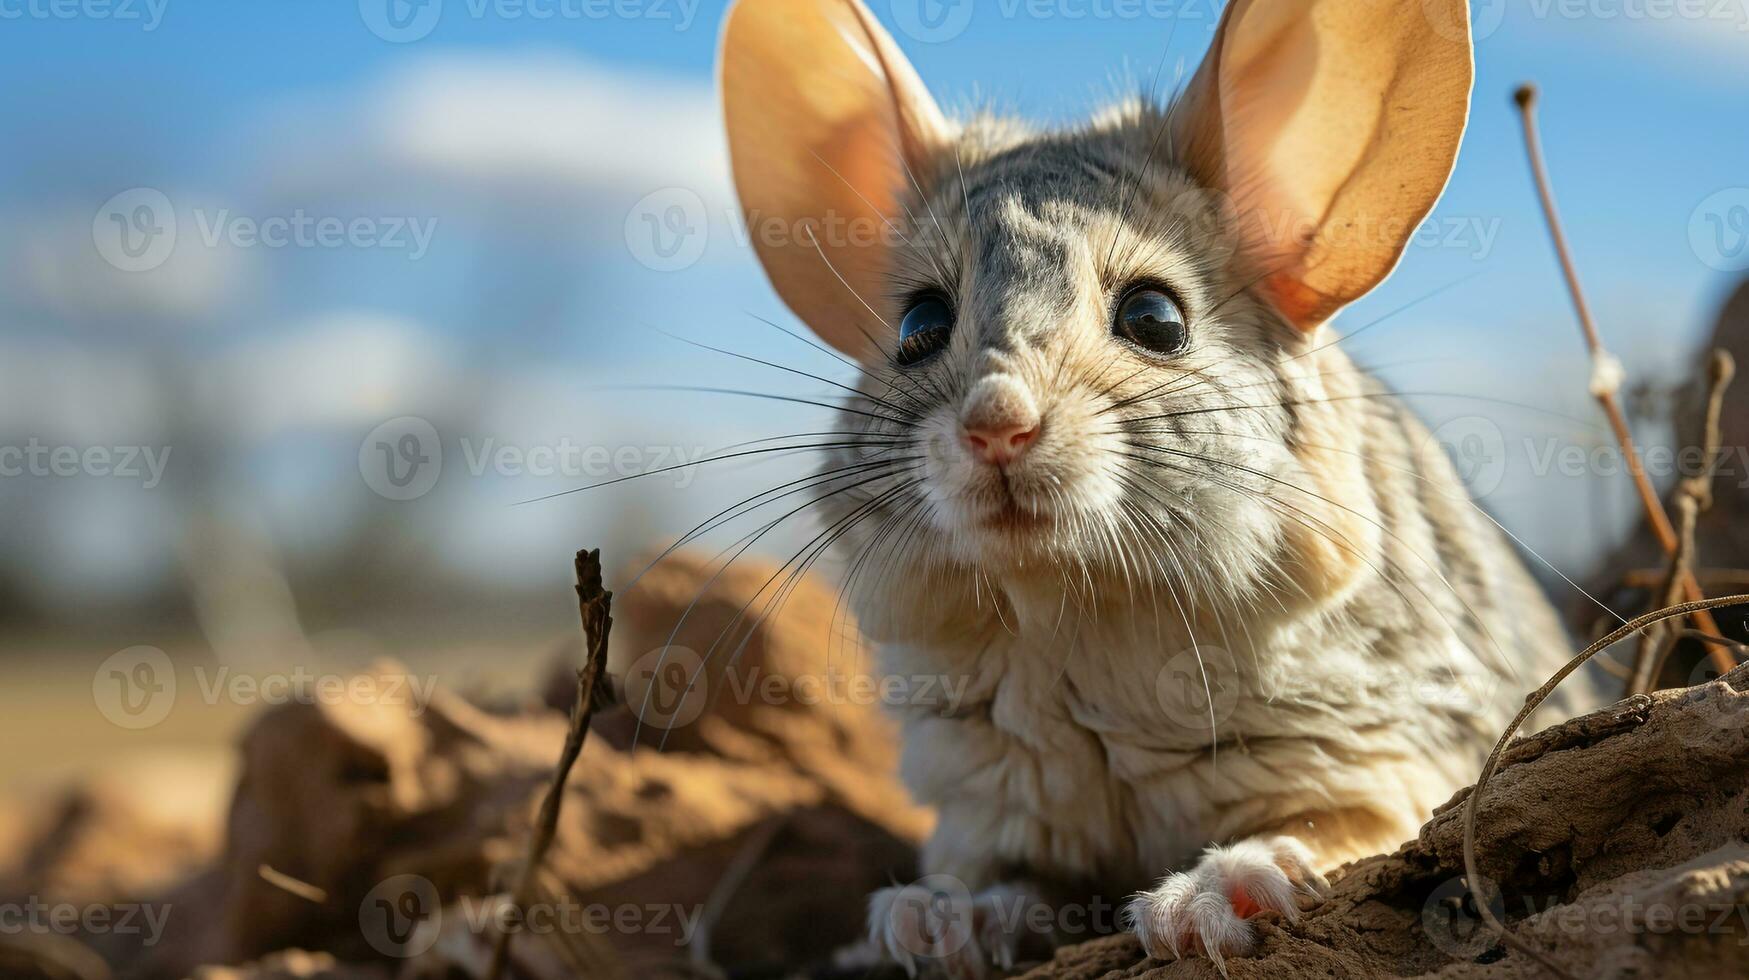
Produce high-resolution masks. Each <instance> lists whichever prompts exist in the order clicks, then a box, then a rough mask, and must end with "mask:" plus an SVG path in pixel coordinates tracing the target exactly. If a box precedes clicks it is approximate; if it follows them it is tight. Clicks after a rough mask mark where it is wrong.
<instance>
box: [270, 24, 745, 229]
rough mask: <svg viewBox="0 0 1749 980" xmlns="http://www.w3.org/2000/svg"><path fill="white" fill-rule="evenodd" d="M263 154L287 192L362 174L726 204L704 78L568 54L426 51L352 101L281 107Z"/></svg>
mask: <svg viewBox="0 0 1749 980" xmlns="http://www.w3.org/2000/svg"><path fill="white" fill-rule="evenodd" d="M274 125H277V126H278V127H281V128H282V132H280V133H279V134H278V135H277V137H276V138H274V139H273V140H272V145H277V146H283V147H301V148H303V149H302V150H293V151H290V152H287V153H284V154H283V155H282V156H281V158H280V159H279V160H278V161H277V164H278V170H277V173H276V174H275V178H276V179H277V180H279V181H283V182H286V183H288V184H291V185H294V186H309V185H310V184H312V183H314V184H317V185H323V184H328V185H333V186H341V187H349V186H351V185H354V184H356V183H358V182H359V181H360V179H361V178H360V175H361V174H375V175H377V179H379V180H381V181H383V182H387V183H392V184H402V183H405V182H407V181H409V180H411V181H431V182H435V183H437V184H438V185H440V186H442V187H444V189H446V190H449V191H451V192H454V191H467V190H474V191H476V192H480V193H487V194H494V195H498V194H516V195H518V196H523V195H527V196H536V195H554V194H557V195H563V196H565V197H576V196H579V195H581V196H596V195H603V194H605V195H610V196H613V197H615V198H618V197H622V196H623V195H625V194H626V193H631V192H635V193H632V197H633V198H636V197H639V196H642V195H643V194H645V193H648V192H649V191H651V190H654V189H657V188H660V187H667V186H681V187H688V188H692V189H693V190H695V191H697V192H698V193H699V194H701V195H702V196H704V197H705V198H706V199H707V200H726V199H727V188H728V171H727V163H726V157H725V153H724V149H723V142H722V136H721V132H722V127H721V122H720V117H719V114H718V110H717V105H716V100H715V97H714V95H713V93H712V90H711V87H710V85H709V84H707V83H702V82H700V83H695V82H691V81H684V80H680V79H677V78H675V77H673V76H670V75H659V74H650V73H642V72H632V71H627V70H624V69H618V68H609V67H606V66H603V65H599V64H596V63H593V62H589V61H584V60H581V59H578V58H575V57H571V56H566V55H559V54H551V53H541V54H533V55H531V54H528V53H522V54H520V55H515V56H511V55H491V56H483V55H467V56H462V55H444V56H432V57H427V58H424V59H420V60H417V61H413V62H410V63H405V64H404V65H402V66H399V67H396V68H394V69H393V70H391V71H390V72H389V73H387V74H385V75H384V76H382V77H381V78H379V79H377V80H376V81H375V82H373V83H371V84H370V85H369V86H367V87H366V88H365V89H364V91H363V92H350V93H347V94H346V95H345V96H344V100H343V101H340V100H337V99H334V98H332V97H329V98H324V99H321V100H316V101H310V102H306V103H304V104H301V105H297V106H291V107H288V109H287V111H286V112H285V114H284V115H283V116H282V117H281V118H280V120H278V122H277V123H275V124H274Z"/></svg>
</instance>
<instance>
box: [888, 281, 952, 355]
mask: <svg viewBox="0 0 1749 980" xmlns="http://www.w3.org/2000/svg"><path fill="white" fill-rule="evenodd" d="M952 332H953V310H951V309H949V308H948V305H947V302H946V301H945V300H943V299H941V298H940V297H939V296H925V297H923V298H922V299H920V300H918V301H917V302H916V303H913V304H912V305H911V309H910V310H908V311H906V313H905V319H903V320H901V321H899V366H900V367H910V366H911V365H913V364H916V363H918V362H920V361H923V360H926V359H928V357H929V356H930V355H931V354H934V353H935V352H937V351H939V350H941V349H942V348H943V347H946V346H947V337H948V334H950V333H952Z"/></svg>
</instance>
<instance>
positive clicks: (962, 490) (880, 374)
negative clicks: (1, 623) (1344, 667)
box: [722, 0, 1471, 600]
mask: <svg viewBox="0 0 1749 980" xmlns="http://www.w3.org/2000/svg"><path fill="white" fill-rule="evenodd" d="M1467 22H1468V21H1467V11H1466V10H1465V3H1464V0H1422V2H1408V3H1405V2H1401V0H1388V2H1387V0H1232V2H1231V3H1230V4H1229V7H1228V9H1227V11H1226V13H1225V15H1224V16H1223V19H1222V21H1221V26H1220V28H1219V31H1218V33H1217V34H1216V36H1215V38H1214V40H1213V44H1212V46H1211V48H1210V53H1209V55H1208V56H1207V58H1206V60H1205V62H1204V64H1203V66H1202V67H1201V69H1200V70H1199V71H1198V72H1197V74H1196V75H1195V76H1194V78H1193V79H1192V80H1191V81H1190V82H1189V84H1188V85H1187V86H1185V88H1184V90H1183V91H1182V92H1181V93H1180V94H1179V96H1178V97H1177V98H1176V99H1174V100H1173V101H1172V102H1170V103H1169V104H1167V105H1164V106H1157V105H1154V104H1153V103H1152V102H1151V101H1149V100H1147V99H1141V100H1136V101H1134V102H1132V103H1130V104H1128V105H1125V106H1120V107H1119V108H1117V109H1114V110H1112V111H1110V112H1107V113H1105V114H1103V115H1101V116H1100V117H1098V118H1096V119H1095V120H1093V121H1092V122H1090V123H1088V124H1086V125H1084V126H1080V127H1077V128H1073V129H1069V130H1066V131H1053V132H1038V131H1033V130H1030V129H1028V128H1026V127H1023V126H1021V125H1019V124H1016V123H1012V122H1006V121H1003V120H999V119H994V118H990V117H977V118H974V119H971V120H969V121H966V122H963V123H957V124H956V123H950V122H949V121H947V120H946V119H945V118H944V117H943V115H942V114H941V113H940V111H939V110H938V109H937V108H936V106H935V103H934V102H933V101H932V100H931V99H930V97H929V94H928V93H927V91H925V90H924V88H923V86H922V84H921V82H920V81H919V80H918V78H917V76H916V74H915V72H914V71H913V70H912V69H911V68H910V66H909V65H908V64H907V63H906V62H905V60H904V58H903V56H902V55H901V54H900V53H899V51H898V48H897V47H896V46H895V45H894V43H893V42H892V40H891V38H889V37H888V36H887V35H886V33H885V32H884V31H883V30H882V29H881V28H880V26H879V25H878V24H877V23H876V21H875V20H874V18H873V17H872V16H871V15H870V14H869V12H868V11H867V10H866V9H865V8H863V7H862V6H861V4H860V3H859V2H858V0H740V2H739V3H738V4H737V6H736V7H735V8H734V9H733V10H732V11H731V13H730V15H729V21H728V26H727V29H726V32H725V36H724V49H723V73H722V81H723V91H724V104H725V111H726V118H727V124H728V134H729V146H730V151H731V158H732V162H733V166H734V176H735V183H736V187H737V190H738V192H739V194H740V197H741V203H742V206H743V209H744V212H745V216H746V219H747V224H748V228H749V231H750V233H751V236H752V241H753V242H754V244H755V246H756V248H757V249H758V252H759V255H760V258H761V260H762V261H763V263H764V265H765V268H766V271H767V272H768V274H769V275H770V277H771V280H772V282H773V284H774V285H775V286H776V287H777V290H778V292H779V293H780V294H781V295H782V296H783V298H784V299H785V301H786V302H787V303H788V304H789V305H790V307H791V308H792V309H793V310H795V312H796V313H797V314H798V315H800V316H801V317H802V319H803V320H805V321H806V322H807V323H808V324H809V325H810V326H811V327H812V328H813V330H814V331H815V332H816V333H817V334H818V335H819V336H820V337H821V338H822V339H824V340H825V341H827V342H828V343H830V344H832V345H833V346H834V347H836V348H838V349H839V350H840V351H843V352H844V353H846V354H847V355H850V356H851V357H853V358H855V359H856V361H857V362H858V364H859V366H860V367H861V369H862V372H863V374H862V377H861V378H860V380H859V381H858V383H857V385H856V387H857V388H858V389H859V391H860V392H861V395H859V396H858V397H855V398H853V399H852V400H851V402H850V404H849V406H848V408H847V409H846V411H845V413H844V415H843V416H842V418H841V421H842V422H843V423H844V424H843V426H842V429H843V432H844V435H843V437H842V438H843V441H844V442H845V443H846V445H844V446H842V447H839V448H836V449H835V450H834V451H833V452H831V453H830V456H829V459H828V461H827V463H826V465H825V467H824V469H823V478H822V480H821V482H820V483H819V484H818V485H817V486H818V493H819V494H820V495H821V496H822V497H824V498H826V501H825V502H826V503H827V504H828V507H827V510H828V524H829V526H830V527H831V529H832V531H831V533H834V534H841V535H842V536H843V537H844V538H845V539H846V540H848V541H850V542H851V543H852V545H853V550H858V551H861V552H862V553H863V554H864V555H865V556H872V557H873V561H874V562H875V563H876V564H878V565H880V566H881V567H882V578H881V581H883V582H886V583H888V584H889V585H890V584H892V583H894V582H904V583H910V585H911V586H913V587H915V586H916V584H917V583H919V582H923V581H926V580H928V579H929V578H930V577H931V576H929V575H927V574H925V573H927V572H929V571H931V570H937V569H954V570H956V571H957V572H958V574H959V577H961V578H964V577H965V576H964V572H965V571H967V570H972V571H976V572H982V573H984V574H985V575H986V576H988V577H990V578H992V579H999V580H1003V581H1013V580H1015V579H1017V578H1025V577H1027V576H1028V575H1033V576H1035V577H1045V578H1049V579H1051V580H1053V581H1063V580H1065V579H1070V580H1075V581H1076V582H1078V581H1079V580H1082V579H1083V578H1089V579H1091V578H1098V579H1100V580H1105V581H1111V580H1118V581H1123V580H1129V581H1131V582H1134V581H1136V580H1146V581H1160V580H1165V581H1167V582H1168V583H1169V584H1170V585H1171V586H1172V587H1173V588H1174V589H1175V590H1178V592H1177V593H1175V594H1182V593H1184V592H1188V593H1190V594H1192V595H1194V596H1196V597H1198V598H1201V599H1207V600H1218V599H1222V598H1225V599H1234V598H1236V597H1238V596H1239V595H1240V594H1241V593H1244V592H1247V591H1249V590H1251V589H1253V588H1254V587H1256V586H1258V585H1259V584H1261V583H1263V582H1265V581H1266V580H1268V579H1270V578H1271V572H1272V570H1274V569H1279V568H1283V566H1284V565H1285V564H1287V563H1290V562H1291V563H1293V564H1295V565H1299V566H1304V565H1307V564H1308V563H1312V564H1315V563H1316V562H1317V560H1318V557H1317V556H1316V555H1314V554H1312V552H1317V551H1319V550H1320V549H1322V551H1323V552H1324V554H1323V556H1322V560H1324V561H1325V562H1326V563H1327V564H1332V565H1342V564H1344V560H1343V559H1342V558H1341V557H1339V556H1340V554H1341V553H1342V552H1343V551H1345V550H1347V551H1353V550H1354V549H1353V548H1351V547H1349V546H1348V545H1346V544H1344V543H1343V542H1342V541H1341V540H1340V539H1341V537H1342V536H1343V530H1344V527H1346V526H1348V524H1349V522H1348V521H1347V520H1345V519H1344V517H1343V514H1344V510H1345V508H1344V507H1342V505H1341V504H1340V498H1341V497H1342V496H1344V495H1345V494H1347V493H1349V492H1350V491H1352V490H1353V487H1354V481H1356V480H1362V479H1363V478H1362V477H1360V476H1359V474H1358V461H1357V459H1358V458H1357V457H1354V456H1352V455H1350V456H1342V455H1340V454H1341V453H1342V452H1343V451H1345V450H1348V451H1352V449H1353V448H1354V447H1353V445H1352V444H1351V443H1349V444H1346V445H1345V435H1344V430H1343V427H1344V425H1347V424H1349V423H1351V422H1352V418H1351V413H1352V410H1342V409H1338V408H1337V405H1338V403H1340V402H1341V401H1342V400H1343V398H1342V396H1343V395H1344V394H1345V393H1353V392H1357V391H1359V390H1360V388H1359V386H1358V384H1357V381H1358V379H1357V378H1356V377H1355V372H1354V371H1353V369H1352V368H1350V367H1348V365H1347V362H1346V360H1345V359H1343V358H1342V357H1341V356H1340V355H1338V354H1335V353H1334V352H1333V351H1331V350H1330V349H1329V345H1330V343H1331V342H1332V340H1333V338H1332V337H1331V336H1330V335H1329V331H1327V330H1325V329H1323V327H1324V324H1325V323H1326V321H1328V320H1329V318H1330V317H1331V315H1332V314H1334V313H1335V311H1336V310H1338V309H1339V308H1341V307H1342V306H1344V305H1345V304H1347V303H1349V302H1350V301H1352V300H1354V299H1356V298H1358V297H1360V296H1361V295H1363V294H1364V293H1366V292H1367V291H1369V290H1371V289H1372V288H1373V287H1374V286H1375V285H1377V284H1378V283H1379V282H1380V281H1381V280H1382V279H1383V278H1384V277H1385V276H1386V275H1387V274H1388V273H1389V272H1390V270H1391V269H1392V267H1393V266H1394V265H1395V264H1396V262H1397V260H1398V258H1399V256H1400V255H1401V254H1402V250H1403V248H1404V246H1405V244H1406V243H1407V241H1408V239H1409V236H1410V235H1411V234H1412V233H1413V232H1414V230H1415V228H1416V226H1417V225H1418V223H1419V222H1420V221H1421V220H1422V219H1423V218H1424V217H1425V216H1426V214H1427V213H1428V211H1429V210H1431V208H1432V206H1433V204H1434V202H1435V201H1436V199H1437V198H1438V196H1439V194H1440V192H1441V190H1442V189H1443V187H1444V185H1445V181H1446V178H1447V177H1448V176H1449V174H1450V170H1451V166H1452V163H1453V161H1454V159H1455V155H1456V151H1457V146H1458V143H1459V141H1460V139H1461V136H1462V132H1463V128H1464V121H1465V118H1466V116H1467V112H1468V100H1469V90H1470V82H1471V60H1470V46H1469V38H1468V34H1467V26H1466V25H1467ZM1344 412H1348V413H1349V414H1343V413H1344ZM1345 420H1346V421H1345ZM1320 444H1323V446H1322V449H1321V450H1320V449H1319V445H1320ZM1332 499H1335V500H1336V501H1337V504H1336V507H1335V509H1332V508H1331V506H1330V504H1331V500H1332ZM1296 542H1298V543H1297V544H1296ZM1296 547H1297V548H1299V549H1300V552H1304V553H1300V552H1296V551H1295V548H1296ZM1308 549H1309V550H1308ZM1307 574H1309V573H1307V572H1306V571H1304V569H1303V568H1302V569H1298V570H1287V569H1284V576H1291V577H1293V578H1294V579H1296V582H1297V584H1298V585H1299V586H1300V587H1301V588H1305V587H1306V586H1305V583H1304V581H1303V578H1304V576H1305V575H1307ZM1331 574H1333V575H1334V577H1335V578H1340V575H1339V574H1335V573H1331ZM866 578H867V577H865V579H866ZM1275 584H1276V585H1280V584H1281V582H1280V580H1279V578H1278V579H1277V581H1276V582H1275ZM1316 588H1317V587H1314V591H1315V590H1316Z"/></svg>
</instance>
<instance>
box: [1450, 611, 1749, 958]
mask: <svg viewBox="0 0 1749 980" xmlns="http://www.w3.org/2000/svg"><path fill="white" fill-rule="evenodd" d="M1743 603H1749V595H1730V596H1723V597H1721V598H1718V599H1702V600H1700V601H1698V602H1685V603H1683V604H1682V605H1680V606H1671V607H1669V608H1668V609H1660V610H1658V611H1657V612H1649V613H1647V614H1645V615H1644V616H1638V617H1635V618H1634V619H1631V620H1629V621H1628V622H1626V623H1623V624H1622V625H1621V627H1620V628H1618V629H1616V630H1615V631H1614V632H1613V633H1610V634H1609V635H1608V636H1606V637H1604V638H1603V639H1601V640H1598V641H1597V642H1596V643H1593V644H1591V645H1590V646H1588V647H1586V648H1585V649H1584V650H1582V651H1580V652H1579V655H1578V656H1576V657H1574V658H1573V659H1572V660H1569V661H1567V663H1566V665H1565V666H1563V667H1562V668H1561V669H1560V670H1558V671H1555V676H1553V677H1551V678H1549V679H1548V681H1547V682H1546V683H1544V684H1543V686H1542V687H1539V688H1537V689H1536V691H1535V692H1533V693H1532V694H1531V695H1530V697H1528V698H1525V699H1524V707H1522V708H1520V709H1518V714H1517V716H1516V717H1514V718H1513V719H1512V724H1510V725H1508V726H1506V731H1504V732H1502V733H1501V735H1500V740H1499V741H1497V742H1495V743H1494V751H1492V752H1490V753H1488V761H1487V762H1484V763H1483V764H1482V773H1481V775H1480V776H1477V777H1476V785H1475V788H1474V789H1472V790H1470V795H1469V797H1468V798H1467V799H1465V800H1464V877H1465V879H1466V880H1467V881H1468V882H1469V886H1470V890H1471V892H1472V893H1473V892H1474V891H1475V890H1476V883H1477V882H1479V881H1481V880H1482V878H1481V875H1480V874H1479V873H1478V872H1477V871H1476V811H1477V809H1478V808H1479V807H1478V804H1477V801H1478V800H1480V799H1481V798H1482V790H1483V789H1484V788H1486V787H1487V785H1488V780H1489V779H1490V778H1491V777H1492V776H1493V775H1494V769H1495V767H1496V766H1498V765H1499V764H1500V755H1501V753H1503V752H1505V751H1506V744H1507V743H1508V742H1510V741H1512V736H1513V735H1516V734H1517V733H1518V729H1519V728H1520V727H1521V726H1522V725H1523V724H1524V720H1525V719H1526V718H1529V717H1530V714H1531V712H1533V711H1535V710H1536V709H1537V708H1539V707H1541V706H1542V703H1543V702H1544V701H1545V700H1547V699H1548V696H1549V695H1550V694H1553V693H1554V691H1555V688H1556V687H1557V686H1559V685H1560V683H1561V682H1562V681H1564V680H1566V679H1567V676H1568V675H1569V674H1571V673H1573V671H1575V670H1578V669H1579V668H1580V667H1581V666H1583V665H1584V663H1585V661H1587V660H1590V659H1591V658H1592V657H1595V656H1597V655H1598V654H1599V653H1602V652H1603V651H1604V650H1606V649H1608V648H1609V647H1611V646H1614V645H1615V644H1616V643H1619V642H1621V641H1622V640H1623V639H1625V638H1626V637H1628V636H1630V635H1632V634H1633V633H1635V632H1637V631H1639V630H1642V629H1645V628H1646V627H1648V626H1651V625H1653V624H1655V623H1662V622H1663V621H1665V620H1666V619H1674V618H1676V617H1678V616H1691V615H1693V614H1694V613H1696V612H1699V611H1701V610H1706V609H1717V608H1718V607H1720V606H1735V605H1740V604H1743ZM1476 897H1477V901H1476V911H1477V912H1478V913H1480V914H1481V916H1482V919H1483V921H1485V922H1487V924H1488V926H1489V928H1491V929H1493V930H1494V932H1495V933H1497V934H1498V935H1499V936H1500V941H1501V942H1503V943H1505V944H1506V945H1507V946H1510V947H1511V948H1513V949H1515V950H1517V951H1519V952H1521V953H1523V954H1525V955H1526V956H1529V957H1530V958H1531V959H1533V960H1536V961H1537V962H1538V963H1540V964H1542V965H1543V966H1544V967H1546V968H1547V969H1548V970H1549V971H1550V972H1551V973H1553V974H1555V976H1558V977H1562V978H1563V980H1575V978H1574V977H1573V975H1572V974H1570V973H1568V972H1567V971H1566V970H1564V969H1562V968H1561V967H1560V965H1559V964H1557V963H1555V962H1554V961H1553V960H1551V959H1549V958H1548V957H1547V956H1546V955H1545V954H1544V953H1543V952H1542V950H1539V949H1537V948H1536V947H1534V946H1532V945H1530V944H1529V943H1527V942H1525V941H1524V940H1522V939H1520V938H1518V937H1517V936H1514V935H1513V934H1512V933H1509V932H1507V931H1506V925H1505V924H1504V923H1502V922H1501V921H1500V920H1499V919H1497V918H1495V917H1494V910H1493V909H1492V908H1490V907H1489V905H1488V901H1487V899H1486V898H1485V897H1484V896H1480V895H1478V896H1476Z"/></svg>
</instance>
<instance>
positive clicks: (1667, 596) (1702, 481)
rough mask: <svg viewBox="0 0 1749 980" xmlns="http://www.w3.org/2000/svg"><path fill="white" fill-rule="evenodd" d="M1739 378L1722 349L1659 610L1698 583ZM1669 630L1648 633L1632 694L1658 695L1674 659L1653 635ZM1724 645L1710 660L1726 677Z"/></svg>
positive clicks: (1712, 367)
mask: <svg viewBox="0 0 1749 980" xmlns="http://www.w3.org/2000/svg"><path fill="white" fill-rule="evenodd" d="M1736 374H1737V362H1736V361H1735V360H1733V359H1732V358H1731V354H1730V352H1729V351H1727V350H1725V349H1724V348H1718V349H1716V350H1714V351H1713V356H1712V359H1711V360H1710V361H1709V362H1708V363H1707V404H1706V416H1705V418H1704V419H1702V422H1701V459H1702V464H1701V468H1700V469H1699V470H1698V471H1697V472H1695V473H1693V474H1690V475H1689V476H1687V477H1684V478H1683V480H1682V482H1681V483H1680V484H1679V485H1678V486H1677V488H1676V509H1677V523H1678V531H1677V535H1676V551H1675V553H1674V554H1672V555H1671V556H1670V570H1669V574H1668V576H1667V577H1666V579H1665V583H1664V591H1663V593H1662V595H1663V599H1662V601H1661V602H1659V603H1658V607H1659V608H1663V607H1665V606H1671V605H1674V604H1675V603H1676V600H1677V598H1678V597H1679V593H1678V590H1679V589H1680V588H1681V582H1682V581H1683V579H1684V578H1685V577H1686V578H1688V579H1689V580H1693V578H1694V567H1693V566H1694V553H1695V546H1694V528H1695V524H1696V523H1697V522H1698V521H1699V520H1700V515H1701V514H1703V513H1705V512H1706V511H1707V510H1708V509H1709V508H1711V507H1712V505H1713V476H1714V474H1715V473H1717V472H1718V466H1719V457H1720V456H1721V455H1722V451H1723V447H1722V445H1721V444H1722V443H1723V441H1724V436H1723V434H1722V430H1721V427H1720V418H1721V416H1723V415H1724V411H1725V392H1726V391H1728V390H1729V389H1730V387H1731V379H1732V378H1734V377H1735V376H1736ZM1668 630H1669V627H1667V626H1661V627H1659V628H1658V629H1657V630H1656V631H1647V633H1646V636H1645V638H1644V639H1643V640H1642V642H1641V643H1640V651H1639V660H1638V661H1637V662H1636V663H1635V665H1634V675H1633V679H1632V680H1631V681H1630V682H1629V685H1628V692H1627V693H1629V694H1641V693H1644V692H1646V691H1649V690H1651V689H1652V687H1653V686H1654V685H1655V683H1656V679H1657V677H1658V671H1659V669H1660V668H1662V667H1663V661H1664V657H1667V656H1669V650H1668V649H1666V650H1664V651H1663V655H1662V656H1654V654H1653V647H1654V646H1655V642H1654V640H1653V632H1657V633H1664V632H1666V631H1668ZM1728 650H1729V648H1728V647H1726V646H1724V645H1723V644H1716V645H1715V644H1709V645H1708V646H1707V647H1706V653H1707V657H1708V659H1710V660H1712V662H1713V666H1714V667H1715V668H1717V669H1718V671H1719V672H1720V673H1723V672H1725V671H1727V670H1730V669H1731V668H1732V667H1734V666H1736V660H1735V659H1733V658H1732V656H1731V654H1730V653H1729V652H1728Z"/></svg>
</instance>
